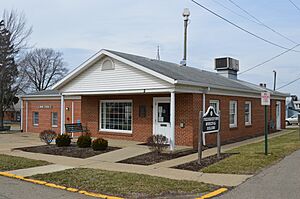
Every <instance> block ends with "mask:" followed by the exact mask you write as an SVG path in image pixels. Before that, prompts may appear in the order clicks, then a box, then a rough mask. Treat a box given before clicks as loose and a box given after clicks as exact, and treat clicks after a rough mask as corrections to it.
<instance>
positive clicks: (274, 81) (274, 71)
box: [273, 70, 276, 91]
mask: <svg viewBox="0 0 300 199" xmlns="http://www.w3.org/2000/svg"><path fill="white" fill-rule="evenodd" d="M273 73H274V80H273V83H274V87H273V90H274V91H275V90H276V70H273Z"/></svg>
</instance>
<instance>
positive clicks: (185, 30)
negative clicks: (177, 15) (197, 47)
mask: <svg viewBox="0 0 300 199" xmlns="http://www.w3.org/2000/svg"><path fill="white" fill-rule="evenodd" d="M182 16H183V20H184V38H183V59H182V61H181V62H180V65H182V66H186V54H187V27H188V21H189V16H190V11H189V9H188V8H185V9H184V10H183V13H182Z"/></svg>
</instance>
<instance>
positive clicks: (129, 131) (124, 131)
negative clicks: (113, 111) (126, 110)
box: [99, 99, 133, 134]
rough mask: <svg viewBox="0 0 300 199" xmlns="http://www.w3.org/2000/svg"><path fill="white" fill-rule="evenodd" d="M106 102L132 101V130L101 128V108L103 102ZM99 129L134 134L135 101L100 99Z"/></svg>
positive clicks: (130, 101)
mask: <svg viewBox="0 0 300 199" xmlns="http://www.w3.org/2000/svg"><path fill="white" fill-rule="evenodd" d="M106 102H127V103H128V102H129V103H131V130H118V129H105V128H101V110H102V103H106ZM99 104H100V105H99V131H100V132H101V131H103V132H109V133H127V134H132V131H133V101H132V100H126V99H124V100H100V101H99Z"/></svg>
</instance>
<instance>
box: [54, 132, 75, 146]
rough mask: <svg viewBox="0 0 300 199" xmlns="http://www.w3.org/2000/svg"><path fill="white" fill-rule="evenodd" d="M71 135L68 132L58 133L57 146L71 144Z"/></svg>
mask: <svg viewBox="0 0 300 199" xmlns="http://www.w3.org/2000/svg"><path fill="white" fill-rule="evenodd" d="M71 139H72V138H71V136H70V135H68V134H62V135H58V136H57V138H56V140H55V141H56V146H58V147H61V146H70V144H71Z"/></svg>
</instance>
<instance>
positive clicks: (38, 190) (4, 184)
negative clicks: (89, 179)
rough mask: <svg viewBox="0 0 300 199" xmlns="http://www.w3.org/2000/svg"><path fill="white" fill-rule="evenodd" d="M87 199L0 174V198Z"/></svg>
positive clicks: (83, 196) (86, 198) (77, 194)
mask: <svg viewBox="0 0 300 199" xmlns="http://www.w3.org/2000/svg"><path fill="white" fill-rule="evenodd" d="M28 198H30V199H41V198H43V199H53V198H56V199H74V198H76V199H89V198H91V197H87V196H85V195H82V194H79V193H71V192H68V191H65V190H59V189H54V188H50V187H46V186H42V185H36V184H33V183H29V182H24V181H20V180H17V179H11V178H7V177H2V176H0V199H28Z"/></svg>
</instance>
